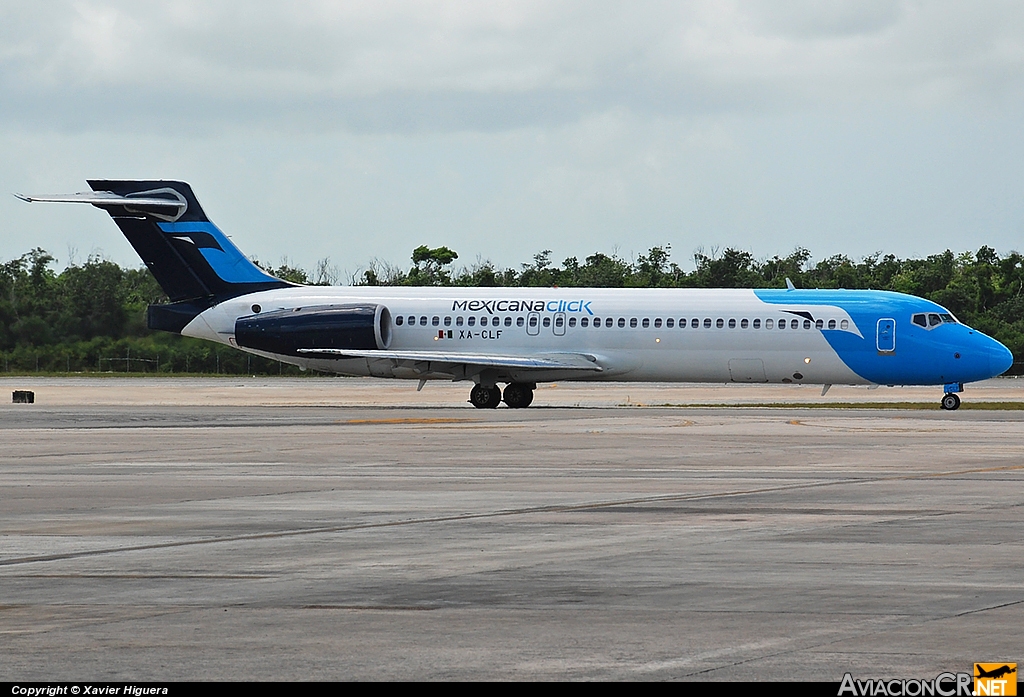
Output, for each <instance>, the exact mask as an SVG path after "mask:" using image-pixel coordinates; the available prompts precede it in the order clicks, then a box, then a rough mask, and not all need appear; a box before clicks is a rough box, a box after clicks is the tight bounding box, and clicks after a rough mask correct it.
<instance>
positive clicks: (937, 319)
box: [910, 312, 959, 329]
mask: <svg viewBox="0 0 1024 697" xmlns="http://www.w3.org/2000/svg"><path fill="white" fill-rule="evenodd" d="M910 320H911V321H912V322H913V323H914V324H916V325H917V326H919V327H924V328H925V329H934V328H935V327H937V326H939V325H940V324H959V323H958V322H957V321H956V317H954V316H953V315H951V314H949V313H948V312H919V313H917V314H916V315H913V316H912V317H911V318H910Z"/></svg>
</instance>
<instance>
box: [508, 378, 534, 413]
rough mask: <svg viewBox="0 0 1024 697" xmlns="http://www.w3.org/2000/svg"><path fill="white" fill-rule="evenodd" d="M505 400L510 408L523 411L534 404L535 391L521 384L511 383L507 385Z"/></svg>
mask: <svg viewBox="0 0 1024 697" xmlns="http://www.w3.org/2000/svg"><path fill="white" fill-rule="evenodd" d="M504 399H505V404H507V405H508V406H509V407H510V408H512V409H523V408H524V407H528V406H530V403H531V402H533V390H531V389H530V388H529V387H527V386H526V385H523V384H521V383H517V382H513V383H509V384H508V385H505V394H504Z"/></svg>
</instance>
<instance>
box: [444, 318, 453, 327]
mask: <svg viewBox="0 0 1024 697" xmlns="http://www.w3.org/2000/svg"><path fill="white" fill-rule="evenodd" d="M444 326H446V327H450V326H452V318H451V317H445V318H444Z"/></svg>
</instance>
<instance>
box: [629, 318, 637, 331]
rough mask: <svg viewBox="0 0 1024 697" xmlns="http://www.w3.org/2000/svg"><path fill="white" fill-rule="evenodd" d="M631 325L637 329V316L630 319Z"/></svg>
mask: <svg viewBox="0 0 1024 697" xmlns="http://www.w3.org/2000/svg"><path fill="white" fill-rule="evenodd" d="M629 326H630V327H632V328H633V329H636V317H634V318H632V319H631V320H629Z"/></svg>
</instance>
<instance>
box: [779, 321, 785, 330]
mask: <svg viewBox="0 0 1024 697" xmlns="http://www.w3.org/2000/svg"><path fill="white" fill-rule="evenodd" d="M785 328H786V320H784V319H780V320H779V329H785Z"/></svg>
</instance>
